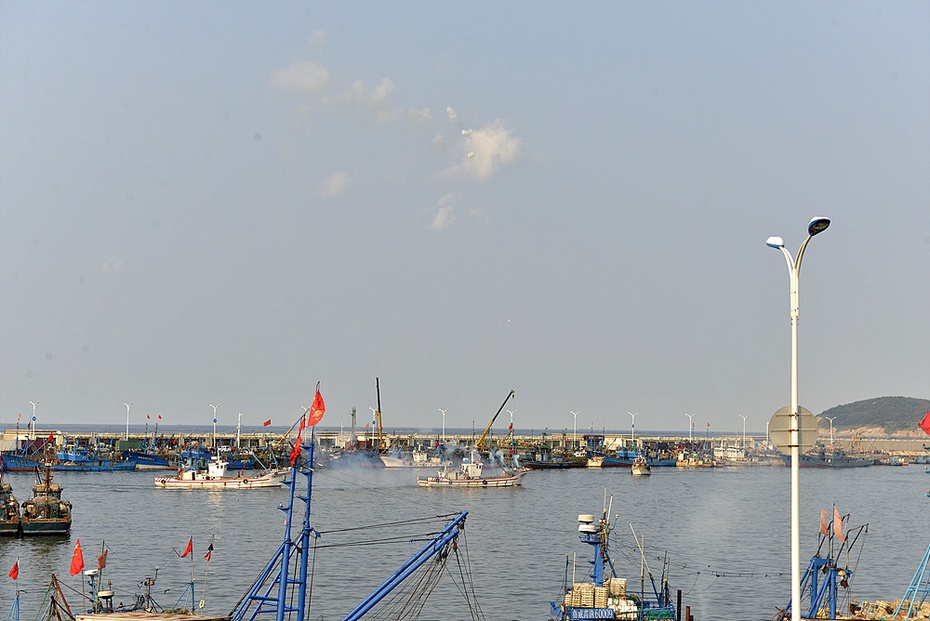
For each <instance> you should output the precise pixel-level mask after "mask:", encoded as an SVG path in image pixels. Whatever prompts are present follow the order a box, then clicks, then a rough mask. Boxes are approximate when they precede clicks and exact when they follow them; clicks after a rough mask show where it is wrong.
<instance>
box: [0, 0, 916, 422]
mask: <svg viewBox="0 0 930 621" xmlns="http://www.w3.org/2000/svg"><path fill="white" fill-rule="evenodd" d="M928 27H930V4H928V3H926V2H918V1H893V2H877V1H863V2H855V3H850V2H839V1H825V2H817V3H773V2H761V1H755V0H749V1H747V2H740V3H732V2H720V1H715V0H712V1H710V2H702V3H678V2H648V3H646V2H609V3H594V2H591V3H575V2H566V1H559V0H557V1H555V2H547V3H531V2H526V1H515V2H507V3H485V2H460V1H452V2H443V3H435V4H423V3H413V2H405V1H401V2H394V3H379V2H371V1H362V2H351V3H314V2H311V3H263V2H254V1H245V0H242V1H235V2H228V3H223V4H222V5H220V4H217V3H189V2H179V1H169V2H160V3H143V2H125V3H112V2H100V1H89V0H88V1H77V2H61V1H57V2H56V1H53V2H46V3H41V4H36V3H16V2H0V222H2V226H0V279H2V289H0V290H2V295H0V425H3V426H5V427H12V426H14V425H15V424H16V421H17V416H18V415H22V420H21V424H23V425H25V423H26V420H27V419H29V418H31V416H32V405H31V403H30V402H37V403H38V405H37V406H36V414H37V424H38V426H39V427H43V425H48V424H52V423H77V424H112V425H122V424H123V423H124V422H125V419H126V407H125V405H124V404H126V403H132V404H133V405H132V409H131V413H132V424H133V425H140V424H142V422H143V421H144V420H145V417H146V416H152V418H155V416H156V415H159V414H160V415H162V417H163V419H162V420H163V421H164V424H169V425H177V424H190V425H210V424H212V419H213V414H214V411H213V408H212V407H211V404H213V405H217V404H218V405H219V407H218V408H217V418H218V421H219V424H221V425H225V426H230V425H232V426H235V424H236V422H237V420H236V419H237V415H238V413H239V412H241V413H242V414H243V417H242V422H243V425H251V426H255V425H260V424H261V422H262V421H264V420H266V419H273V420H274V422H275V425H280V424H285V425H286V424H289V423H290V422H291V421H293V420H296V419H297V417H299V416H300V414H301V412H302V406H304V405H306V404H308V403H309V402H310V400H311V399H312V397H313V392H314V389H315V386H316V384H317V382H321V386H322V392H323V395H324V397H325V399H326V404H327V414H326V418H325V420H324V422H323V424H324V425H327V426H333V427H338V426H340V425H344V426H345V427H346V428H348V426H349V422H350V419H349V412H350V410H351V408H352V407H355V408H356V409H357V412H358V421H359V425H360V426H364V424H365V422H370V418H369V417H370V415H371V411H370V408H373V407H375V406H376V392H375V378H376V377H377V378H379V380H380V387H381V400H382V408H381V409H382V412H383V415H384V424H385V426H386V427H387V428H392V427H419V428H427V429H429V428H434V429H435V428H439V427H440V425H441V421H442V415H441V413H440V409H444V410H446V418H445V422H446V425H447V427H449V428H453V427H456V428H466V429H467V428H470V427H472V426H473V425H477V426H478V428H479V430H481V429H483V428H484V426H485V425H486V424H487V422H488V421H489V420H490V418H491V416H492V415H493V414H494V412H495V411H496V410H497V408H498V406H499V405H500V403H501V401H502V400H503V399H504V397H505V396H506V395H507V393H508V391H509V390H511V389H514V390H515V391H516V397H515V399H514V400H512V401H511V402H510V403H509V404H508V406H507V409H509V410H512V411H513V412H514V425H515V427H518V428H521V429H542V428H545V427H548V428H550V429H562V428H568V429H571V428H572V425H573V422H574V418H575V417H574V415H573V414H571V412H573V411H574V412H578V413H579V414H578V416H577V427H578V429H579V432H581V430H583V429H591V428H594V429H601V428H607V429H628V428H629V427H630V423H631V417H630V415H629V412H633V413H637V416H636V419H635V423H636V427H637V429H640V428H641V429H653V430H660V429H665V430H681V429H687V425H688V419H687V418H686V417H685V413H690V414H693V415H694V425H695V430H696V431H701V432H703V431H704V429H705V425H706V423H710V425H711V430H735V429H739V428H741V426H742V420H741V419H740V415H746V416H748V420H747V430H748V431H750V432H755V433H758V432H761V431H763V430H764V425H765V422H766V421H768V420H769V418H770V416H771V415H772V413H773V412H774V411H775V410H777V409H778V408H780V407H782V406H783V405H786V404H787V403H788V400H789V396H790V395H789V352H790V340H789V337H790V333H789V327H790V326H789V317H788V276H787V270H786V268H785V262H784V259H783V257H782V256H781V254H780V253H779V252H777V251H774V250H772V249H770V248H767V247H766V246H765V240H766V238H768V237H769V236H773V235H776V236H782V237H784V239H785V242H786V246H787V247H788V248H789V250H791V252H792V253H795V252H797V249H798V247H799V245H800V244H801V242H802V241H803V240H804V237H805V235H806V226H807V222H808V220H809V219H810V218H811V217H813V216H818V215H823V216H827V217H829V218H831V220H832V224H831V226H830V228H829V229H828V230H827V231H825V232H824V233H823V234H822V235H819V236H818V237H817V238H816V239H814V240H813V241H812V242H811V243H810V245H809V246H808V248H807V252H806V255H805V258H804V263H803V270H802V274H801V286H800V317H801V319H800V402H801V404H802V405H804V406H805V407H807V408H808V409H810V410H811V411H812V412H814V413H815V414H817V413H820V412H822V411H823V410H825V409H828V408H830V407H833V406H835V405H840V404H845V403H851V402H854V401H858V400H861V399H868V398H873V397H881V396H898V395H900V396H907V397H919V398H927V397H928V396H930V360H928V356H927V352H928V351H930V330H928V325H930V322H928V319H927V318H928V317H930V114H928V110H930V72H928V71H927V67H930V37H927V32H928ZM505 416H506V417H507V418H506V420H507V421H509V415H508V414H507V413H506V412H505V413H503V414H502V415H501V418H500V419H499V422H498V424H497V427H496V428H499V427H501V426H503V427H506V422H505V419H504V417H505ZM366 419H367V421H366Z"/></svg>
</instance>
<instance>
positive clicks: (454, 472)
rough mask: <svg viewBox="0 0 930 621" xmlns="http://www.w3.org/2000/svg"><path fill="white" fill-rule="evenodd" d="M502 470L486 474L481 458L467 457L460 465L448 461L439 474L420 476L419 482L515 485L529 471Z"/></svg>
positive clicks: (482, 485)
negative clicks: (489, 474)
mask: <svg viewBox="0 0 930 621" xmlns="http://www.w3.org/2000/svg"><path fill="white" fill-rule="evenodd" d="M501 470H502V473H501V474H500V475H497V476H485V475H484V464H482V463H481V460H480V459H477V458H474V457H466V458H464V459H463V460H462V463H461V464H459V466H458V467H455V466H454V465H453V464H451V463H446V464H443V466H442V467H441V468H440V469H439V472H438V473H437V474H435V475H432V476H428V477H419V478H418V479H417V484H418V485H419V486H420V487H514V486H516V485H522V484H523V477H524V476H526V473H527V472H529V469H528V468H521V469H520V470H510V469H509V468H503V467H502V468H501Z"/></svg>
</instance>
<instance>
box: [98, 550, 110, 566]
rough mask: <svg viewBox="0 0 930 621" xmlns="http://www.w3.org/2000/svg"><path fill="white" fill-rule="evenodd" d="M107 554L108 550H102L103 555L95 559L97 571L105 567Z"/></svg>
mask: <svg viewBox="0 0 930 621" xmlns="http://www.w3.org/2000/svg"><path fill="white" fill-rule="evenodd" d="M107 552H109V550H104V551H103V554H101V555H100V556H98V557H97V571H99V570H101V569H103V568H104V567H106V566H107Z"/></svg>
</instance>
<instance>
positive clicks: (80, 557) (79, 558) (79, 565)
mask: <svg viewBox="0 0 930 621" xmlns="http://www.w3.org/2000/svg"><path fill="white" fill-rule="evenodd" d="M83 569H84V553H83V552H81V540H80V539H78V540H77V543H76V544H74V554H73V555H72V556H71V575H72V576H76V575H78V574H79V573H81V571H82V570H83Z"/></svg>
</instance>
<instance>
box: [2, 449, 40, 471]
mask: <svg viewBox="0 0 930 621" xmlns="http://www.w3.org/2000/svg"><path fill="white" fill-rule="evenodd" d="M0 465H2V471H3V472H32V471H34V470H35V469H36V468H40V467H41V464H39V462H37V461H36V460H34V459H32V458H31V457H27V456H25V455H20V454H18V453H3V455H0Z"/></svg>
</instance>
